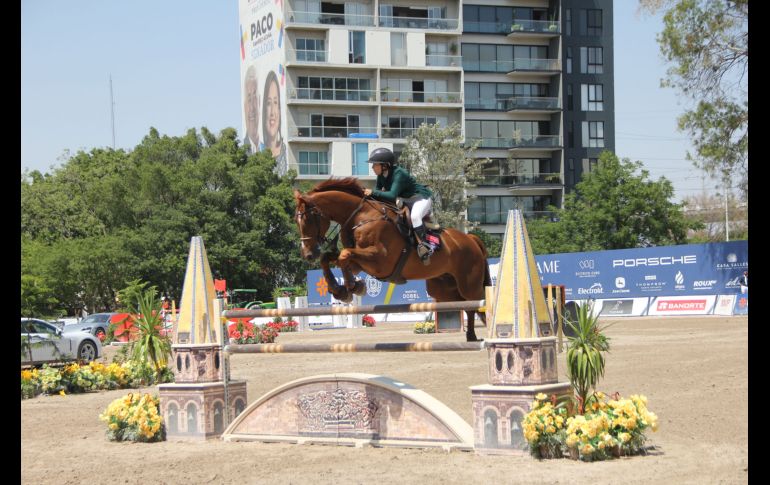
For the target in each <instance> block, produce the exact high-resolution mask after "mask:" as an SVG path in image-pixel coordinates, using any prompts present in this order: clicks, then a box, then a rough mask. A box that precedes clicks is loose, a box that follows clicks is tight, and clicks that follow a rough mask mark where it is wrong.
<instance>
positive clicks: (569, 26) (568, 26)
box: [564, 8, 572, 35]
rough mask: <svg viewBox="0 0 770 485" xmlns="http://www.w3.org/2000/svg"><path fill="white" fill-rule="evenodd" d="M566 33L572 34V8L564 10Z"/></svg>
mask: <svg viewBox="0 0 770 485" xmlns="http://www.w3.org/2000/svg"><path fill="white" fill-rule="evenodd" d="M564 34H565V35H572V9H571V8H568V9H566V10H565V11H564Z"/></svg>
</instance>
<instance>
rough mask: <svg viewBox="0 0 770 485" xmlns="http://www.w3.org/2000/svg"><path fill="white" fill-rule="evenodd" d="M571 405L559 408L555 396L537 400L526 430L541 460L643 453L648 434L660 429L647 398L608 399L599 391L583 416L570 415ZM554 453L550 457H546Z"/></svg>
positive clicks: (634, 396) (587, 458) (532, 449)
mask: <svg viewBox="0 0 770 485" xmlns="http://www.w3.org/2000/svg"><path fill="white" fill-rule="evenodd" d="M569 414H570V412H569V408H568V406H562V405H556V403H555V396H552V397H551V402H548V401H546V396H545V394H542V393H541V394H538V395H537V396H535V401H534V402H533V403H532V409H531V410H530V412H529V413H527V414H526V415H525V416H524V419H523V420H522V428H523V430H524V437H525V438H526V439H527V442H528V443H529V447H530V452H531V453H532V455H533V456H538V457H559V456H563V455H569V456H570V457H571V458H574V459H580V460H583V461H595V460H606V459H610V458H614V457H618V456H622V455H635V454H639V453H643V452H644V443H645V440H646V439H647V438H646V434H645V433H646V431H647V430H648V429H652V431H653V432H655V431H657V430H658V417H657V416H656V415H655V413H653V412H651V411H649V410H648V409H647V398H646V397H645V396H642V395H632V396H631V397H630V398H627V399H623V398H621V396H620V395H619V394H617V393H616V394H615V395H613V396H612V398H611V399H608V398H607V396H606V395H605V394H604V393H601V392H597V393H595V394H594V395H593V396H592V397H591V399H589V403H588V404H587V405H586V410H585V412H584V414H574V415H569ZM544 455H549V456H544Z"/></svg>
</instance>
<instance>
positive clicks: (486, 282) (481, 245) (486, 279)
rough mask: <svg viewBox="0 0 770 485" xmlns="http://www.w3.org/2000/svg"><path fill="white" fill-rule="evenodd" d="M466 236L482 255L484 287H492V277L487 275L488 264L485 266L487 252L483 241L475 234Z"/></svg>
mask: <svg viewBox="0 0 770 485" xmlns="http://www.w3.org/2000/svg"><path fill="white" fill-rule="evenodd" d="M468 236H470V238H471V239H473V241H474V242H475V243H476V244H477V245H478V246H479V249H481V254H483V255H484V286H485V287H486V286H492V277H491V276H490V274H489V264H487V256H488V255H489V253H488V252H487V248H486V246H484V241H482V240H481V238H480V237H478V236H477V235H475V234H468Z"/></svg>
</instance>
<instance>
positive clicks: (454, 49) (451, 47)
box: [449, 42, 457, 56]
mask: <svg viewBox="0 0 770 485" xmlns="http://www.w3.org/2000/svg"><path fill="white" fill-rule="evenodd" d="M449 53H450V54H452V55H453V56H454V55H457V44H456V43H454V42H452V43H451V44H449Z"/></svg>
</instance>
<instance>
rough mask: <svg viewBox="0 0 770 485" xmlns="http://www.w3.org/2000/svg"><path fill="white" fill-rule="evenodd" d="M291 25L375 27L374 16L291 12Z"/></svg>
mask: <svg viewBox="0 0 770 485" xmlns="http://www.w3.org/2000/svg"><path fill="white" fill-rule="evenodd" d="M287 23H289V24H295V23H296V24H327V25H328V24H330V25H362V26H368V27H373V26H374V15H359V14H345V13H321V12H291V13H289V21H288V22H287Z"/></svg>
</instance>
